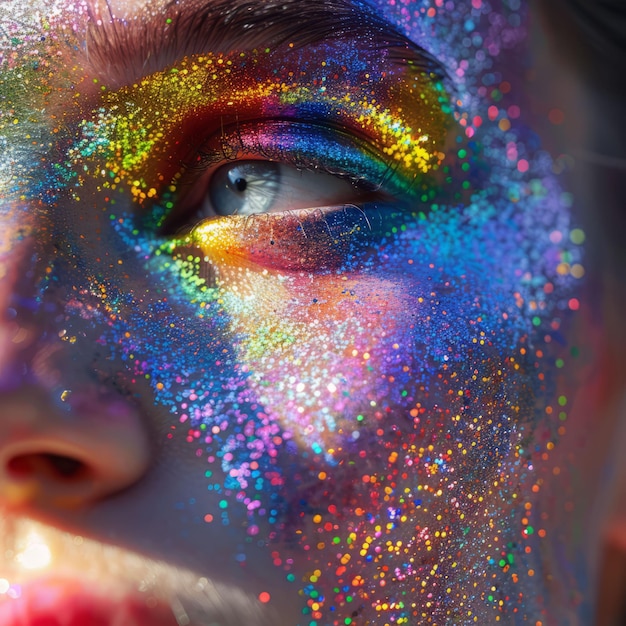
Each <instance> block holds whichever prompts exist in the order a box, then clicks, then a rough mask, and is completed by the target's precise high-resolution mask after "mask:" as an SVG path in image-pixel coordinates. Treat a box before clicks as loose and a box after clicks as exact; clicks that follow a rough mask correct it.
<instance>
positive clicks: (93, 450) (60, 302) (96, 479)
mask: <svg viewBox="0 0 626 626" xmlns="http://www.w3.org/2000/svg"><path fill="white" fill-rule="evenodd" d="M1 260H2V274H1V275H0V505H2V504H4V505H7V504H8V505H9V506H31V505H33V503H37V507H38V508H39V509H40V510H47V511H49V510H50V509H51V508H53V509H58V508H59V507H61V506H83V505H86V504H88V503H91V502H93V501H94V500H96V499H99V498H103V497H108V496H109V495H112V494H114V493H117V492H118V491H120V490H121V489H124V488H126V487H128V486H130V485H131V484H132V483H134V482H135V481H136V480H138V479H139V478H140V477H141V476H142V475H143V473H144V472H145V471H146V469H147V467H148V465H149V457H150V441H149V432H148V431H147V426H146V423H145V422H144V420H143V416H142V414H141V410H140V409H139V408H137V407H136V406H134V404H133V403H131V402H129V401H128V399H127V398H125V397H122V395H121V394H120V392H119V391H118V390H117V389H116V388H114V386H113V384H112V380H113V379H112V377H111V369H112V368H114V367H115V364H114V363H113V362H112V361H109V360H107V359H106V358H102V357H99V359H97V358H96V353H97V352H99V351H101V350H102V346H100V345H99V344H98V343H97V341H96V340H97V339H98V332H99V329H98V326H97V325H96V324H94V323H93V321H94V320H93V319H88V316H82V315H81V313H82V312H83V311H82V309H81V305H80V302H79V299H80V295H79V293H77V291H76V289H77V287H76V286H77V285H80V284H81V281H80V275H79V272H80V266H79V264H78V263H75V262H74V260H73V259H71V258H70V255H69V254H68V253H67V251H59V250H58V248H57V247H55V245H54V242H53V241H51V240H50V238H49V237H48V238H46V232H45V231H43V230H42V232H41V233H40V236H39V237H36V236H31V237H27V238H23V239H21V240H20V239H18V238H16V239H15V240H14V241H13V242H12V243H11V245H10V246H9V250H8V253H7V254H4V255H2V257H1ZM77 296H79V297H78V298H77ZM87 297H88V296H87Z"/></svg>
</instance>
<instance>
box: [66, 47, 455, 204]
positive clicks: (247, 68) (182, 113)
mask: <svg viewBox="0 0 626 626" xmlns="http://www.w3.org/2000/svg"><path fill="white" fill-rule="evenodd" d="M331 53H332V46H331V47H330V48H329V49H325V48H321V49H319V50H313V51H311V56H310V58H308V59H307V61H306V63H305V62H304V61H303V58H302V56H303V53H302V52H301V51H297V50H291V49H290V48H287V52H284V51H280V52H278V51H277V52H274V53H267V52H259V51H253V52H248V53H241V54H232V55H229V56H220V55H204V56H198V57H194V58H189V59H184V60H183V61H182V62H180V63H179V64H177V65H176V66H175V67H172V68H170V69H169V70H166V71H164V72H159V73H157V74H155V75H153V76H150V77H148V78H146V79H144V80H143V81H142V82H141V83H138V84H136V85H133V86H129V87H123V88H121V89H120V90H118V91H115V92H111V93H109V92H107V91H105V92H103V94H102V96H101V98H100V100H101V104H100V106H99V108H98V109H97V110H96V111H95V115H94V119H93V120H92V121H90V122H85V123H83V125H82V134H83V139H82V141H81V142H80V143H79V145H78V146H77V147H76V148H74V149H73V150H72V151H71V152H70V162H69V167H70V168H71V167H72V165H71V164H72V161H78V160H79V159H80V160H85V159H86V160H87V162H92V163H93V167H92V172H93V173H95V174H96V175H98V176H99V175H100V174H99V172H101V171H104V172H105V174H104V176H103V180H102V184H103V186H104V187H105V188H109V189H111V190H115V189H118V188H119V187H120V186H122V187H124V188H127V189H129V191H130V192H131V194H132V195H133V197H134V198H135V199H136V201H137V202H139V203H141V204H146V203H147V202H154V201H155V200H156V199H158V198H159V197H160V196H161V195H162V193H163V191H164V190H167V189H170V190H171V188H172V187H175V188H176V187H178V186H179V185H185V184H188V183H186V182H185V180H184V171H183V170H181V164H187V165H186V167H187V168H192V169H193V168H195V167H197V166H198V165H201V164H202V163H206V162H210V163H215V162H218V161H219V160H220V159H223V160H224V161H226V160H228V159H230V158H232V156H233V154H234V153H239V152H242V151H246V152H248V153H250V154H253V153H256V152H257V151H258V153H259V155H260V156H263V155H265V156H267V157H269V158H270V159H272V160H282V159H283V157H284V156H285V155H286V154H289V155H291V156H290V157H289V158H290V161H291V162H294V163H296V165H298V166H299V167H302V168H313V167H319V166H320V163H322V161H323V162H324V163H325V165H324V167H325V168H326V169H327V170H332V171H333V173H340V174H341V175H344V176H347V177H352V178H353V179H359V180H365V179H366V178H367V179H368V180H369V182H370V184H371V185H372V186H380V185H382V184H383V183H384V184H385V185H387V186H393V189H392V193H396V191H398V192H400V191H402V190H406V189H409V188H411V186H414V185H415V184H416V183H415V178H416V176H419V177H420V179H421V178H423V177H424V176H425V175H426V174H427V173H428V172H429V171H430V170H431V169H432V168H433V167H435V166H436V165H437V164H438V163H439V162H440V161H441V159H442V158H443V153H442V152H441V148H442V145H443V141H444V138H445V129H446V126H447V121H446V119H447V116H446V113H445V112H444V109H445V108H446V95H445V92H444V91H443V89H442V87H441V84H440V83H439V82H437V81H436V80H435V79H434V77H431V76H428V75H426V74H424V75H416V76H415V77H414V78H413V79H412V80H413V82H412V83H411V86H410V87H409V88H407V90H408V91H409V92H410V93H407V94H399V93H398V92H399V91H402V85H404V81H403V80H402V76H401V74H403V73H404V72H405V71H406V70H402V69H398V70H397V71H396V74H397V75H394V74H393V73H389V72H387V71H386V72H382V71H380V70H377V66H380V64H381V62H380V60H378V61H374V60H372V61H371V62H370V63H369V64H367V65H364V61H360V62H359V65H358V66H357V67H356V68H352V67H351V66H350V65H343V64H339V63H337V62H333V63H330V62H328V61H326V60H324V59H327V58H332V54H331ZM279 55H280V56H279ZM277 58H280V59H281V62H280V63H279V64H278V63H277ZM277 66H278V67H279V68H280V70H279V72H278V73H277V72H276V70H275V68H276V67H277ZM363 67H368V68H369V69H368V71H364V70H363V69H362V68H363ZM303 68H306V71H303ZM416 89H418V90H419V92H420V96H421V99H420V103H421V104H420V107H418V108H415V107H404V108H403V102H404V101H406V100H407V98H410V97H412V93H413V92H414V91H415V90H416ZM198 137H204V140H203V141H200V142H198ZM206 142H209V143H208V144H207V143H206ZM211 142H212V145H211ZM322 143H323V144H324V150H323V155H324V158H323V159H322V158H321V153H320V151H318V154H317V158H316V154H315V147H316V146H319V145H321V144H322ZM390 170H393V172H394V176H387V175H386V172H388V171H390ZM370 177H371V178H370ZM396 181H397V182H396Z"/></svg>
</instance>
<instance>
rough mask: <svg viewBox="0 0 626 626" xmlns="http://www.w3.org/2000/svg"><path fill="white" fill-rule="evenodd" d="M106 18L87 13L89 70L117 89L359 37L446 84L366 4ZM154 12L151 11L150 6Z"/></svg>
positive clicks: (264, 0)
mask: <svg viewBox="0 0 626 626" xmlns="http://www.w3.org/2000/svg"><path fill="white" fill-rule="evenodd" d="M106 7H107V8H108V17H102V16H98V15H97V12H96V11H95V7H94V6H91V5H90V7H89V15H90V21H89V24H88V30H87V36H86V48H85V53H86V55H87V63H88V66H89V68H90V69H91V70H93V71H97V72H99V73H104V77H105V78H106V79H108V80H110V81H112V82H113V83H114V84H115V85H116V86H120V85H122V84H128V83H132V82H134V81H137V80H139V79H140V78H142V77H143V76H146V75H149V74H151V73H154V72H156V71H159V70H162V69H164V68H166V67H168V66H171V65H172V64H174V63H175V62H176V61H178V60H180V59H181V58H183V57H185V56H189V55H193V54H202V53H208V52H214V53H227V52H230V51H232V50H241V51H243V50H251V49H254V48H267V47H270V48H272V47H278V46H280V45H282V44H286V43H293V44H294V46H297V47H304V46H307V45H312V44H316V43H321V42H324V41H331V40H337V39H342V38H343V39H346V38H358V39H359V40H361V41H363V43H364V47H368V48H370V49H371V48H372V47H373V48H379V49H380V50H381V51H382V50H385V51H387V52H388V53H389V57H390V59H391V61H392V62H396V63H399V64H403V65H406V66H408V67H410V68H411V69H413V70H415V71H418V72H425V73H428V74H431V75H432V77H433V78H434V79H440V78H443V76H444V75H445V72H444V70H443V68H442V66H441V65H440V64H439V62H438V61H437V60H436V59H435V58H434V57H433V56H432V55H431V54H430V53H429V52H427V51H426V50H425V49H424V48H422V47H421V46H419V45H418V44H416V43H415V42H413V41H411V40H410V39H409V38H408V37H406V36H405V35H403V34H402V33H401V32H400V31H398V30H397V29H396V28H395V27H393V26H392V25H391V24H390V23H389V22H387V21H386V20H384V19H383V18H382V17H380V16H379V15H378V14H377V13H375V12H374V10H373V9H372V8H371V7H370V6H369V5H368V4H366V3H365V2H363V0H321V1H316V0H308V1H307V0H304V1H303V0H187V1H185V0H182V1H181V0H168V2H167V3H166V4H165V6H164V7H163V8H162V9H161V10H160V11H159V12H158V13H157V14H156V15H155V14H154V12H152V13H150V14H147V13H146V14H139V15H137V16H134V17H133V18H132V19H129V20H123V19H120V18H117V17H115V15H114V14H113V11H112V9H111V6H110V4H109V0H106ZM145 8H146V9H147V10H148V11H149V6H148V7H145Z"/></svg>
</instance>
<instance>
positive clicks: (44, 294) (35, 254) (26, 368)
mask: <svg viewBox="0 0 626 626" xmlns="http://www.w3.org/2000/svg"><path fill="white" fill-rule="evenodd" d="M7 231H9V232H7ZM21 232H23V231H21ZM11 234H12V236H13V241H7V239H8V238H9V237H10V236H11ZM3 239H4V250H3V252H2V254H0V389H2V388H3V387H6V386H15V385H18V384H19V380H20V379H23V380H27V379H31V378H32V377H33V376H34V375H35V374H36V370H38V371H39V373H40V374H43V372H44V371H45V369H46V368H45V364H46V363H47V362H48V361H50V358H51V357H52V355H54V354H58V352H59V348H60V345H59V332H60V326H61V322H62V320H63V319H64V296H63V293H62V291H63V289H62V288H61V287H60V286H59V287H56V286H55V285H54V284H53V283H51V282H49V281H48V279H49V277H50V274H51V272H52V267H53V264H54V254H53V252H52V249H53V246H52V245H51V244H50V243H49V242H48V241H46V239H45V230H44V229H40V230H39V232H37V233H35V232H31V233H30V234H29V235H28V236H26V237H23V236H22V235H21V233H20V231H16V230H15V229H14V230H13V233H10V228H7V229H6V230H5V233H4V235H3Z"/></svg>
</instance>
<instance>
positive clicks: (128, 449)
mask: <svg viewBox="0 0 626 626" xmlns="http://www.w3.org/2000/svg"><path fill="white" fill-rule="evenodd" d="M61 395H62V396H65V397H63V398H58V399H57V400H56V401H55V399H54V398H51V397H50V394H48V393H46V392H45V391H44V390H43V389H41V388H37V387H31V386H29V387H23V388H20V389H18V390H17V391H15V392H13V393H4V394H3V395H2V396H0V402H1V407H0V501H2V502H3V503H4V504H5V505H6V506H8V507H11V508H14V507H19V508H22V507H29V508H30V507H32V506H36V507H38V508H42V509H45V510H46V511H48V510H49V509H55V508H56V509H60V508H74V507H81V506H87V505H89V504H91V503H93V502H95V501H97V500H99V499H103V498H107V497H110V496H112V495H114V494H116V493H118V492H120V491H122V490H124V489H126V488H127V487H130V486H131V485H132V484H134V483H135V482H136V481H137V480H139V479H140V478H141V476H142V475H143V474H144V473H145V471H146V469H147V467H148V462H149V446H148V439H147V436H146V433H145V431H144V428H143V425H142V422H141V420H140V416H139V415H138V414H137V412H136V411H135V410H134V409H133V408H132V406H131V405H129V404H128V403H127V402H125V401H123V400H122V399H121V398H118V397H115V395H114V394H110V393H107V392H104V391H97V390H93V389H92V390H87V389H86V388H85V387H83V389H82V390H80V391H77V392H70V391H67V390H65V391H63V392H61Z"/></svg>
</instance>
